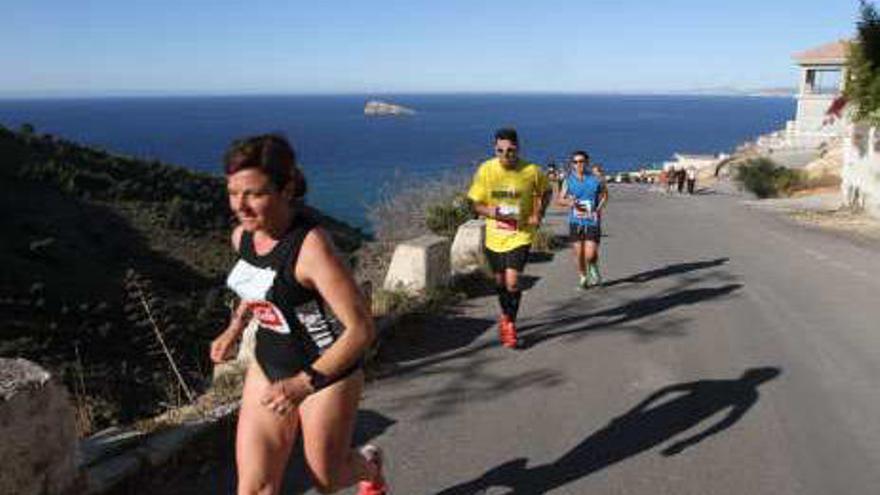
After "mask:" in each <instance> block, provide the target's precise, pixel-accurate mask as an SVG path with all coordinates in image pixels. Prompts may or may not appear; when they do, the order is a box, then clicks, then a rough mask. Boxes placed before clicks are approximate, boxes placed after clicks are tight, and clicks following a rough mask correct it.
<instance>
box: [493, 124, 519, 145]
mask: <svg viewBox="0 0 880 495" xmlns="http://www.w3.org/2000/svg"><path fill="white" fill-rule="evenodd" d="M495 141H496V142H497V141H510V142H511V143H513V144H516V145H518V144H519V137H518V136H517V135H516V129H514V128H512V127H502V128H501V129H498V130H497V131H495Z"/></svg>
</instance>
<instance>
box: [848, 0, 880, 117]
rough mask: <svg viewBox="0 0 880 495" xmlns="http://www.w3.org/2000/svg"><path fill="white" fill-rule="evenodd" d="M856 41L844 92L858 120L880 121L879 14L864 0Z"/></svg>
mask: <svg viewBox="0 0 880 495" xmlns="http://www.w3.org/2000/svg"><path fill="white" fill-rule="evenodd" d="M860 3H861V12H860V19H859V22H858V24H857V31H858V35H857V37H856V42H855V43H852V44H850V50H849V54H848V56H847V72H848V74H849V77H848V78H847V81H846V88H845V89H844V94H845V96H846V98H847V99H849V100H850V101H852V103H853V106H854V108H855V118H856V120H865V121H868V122H871V123H872V124H880V14H878V12H877V9H876V8H875V7H874V6H873V5H872V4H870V3H867V2H865V1H864V0H863V1H862V2H860Z"/></svg>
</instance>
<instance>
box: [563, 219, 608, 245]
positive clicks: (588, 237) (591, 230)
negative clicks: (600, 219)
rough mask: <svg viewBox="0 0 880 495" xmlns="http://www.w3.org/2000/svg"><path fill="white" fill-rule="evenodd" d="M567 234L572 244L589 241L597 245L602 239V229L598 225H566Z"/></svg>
mask: <svg viewBox="0 0 880 495" xmlns="http://www.w3.org/2000/svg"><path fill="white" fill-rule="evenodd" d="M568 233H569V235H570V236H571V240H572V242H577V241H591V242H595V243H596V244H599V241H600V239H601V238H602V229H601V227H599V226H598V225H579V224H576V223H570V224H568Z"/></svg>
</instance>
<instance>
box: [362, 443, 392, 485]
mask: <svg viewBox="0 0 880 495" xmlns="http://www.w3.org/2000/svg"><path fill="white" fill-rule="evenodd" d="M361 455H362V456H364V458H365V459H366V460H367V462H368V463H370V464H372V465H374V466H375V467H376V478H375V480H373V481H361V482H360V483H358V492H357V495H387V493H388V486H387V485H386V484H385V477H384V476H383V475H382V449H380V448H379V447H376V446H375V445H372V444H367V445H364V448H362V449H361Z"/></svg>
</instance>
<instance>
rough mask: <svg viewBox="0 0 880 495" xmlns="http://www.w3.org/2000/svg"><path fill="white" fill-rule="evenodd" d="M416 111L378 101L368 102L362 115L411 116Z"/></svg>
mask: <svg viewBox="0 0 880 495" xmlns="http://www.w3.org/2000/svg"><path fill="white" fill-rule="evenodd" d="M415 113H416V111H415V110H413V109H412V108H407V107H404V106H402V105H395V104H394V103H388V102H385V101H379V100H370V101H368V102H367V104H366V105H364V115H413V114H415Z"/></svg>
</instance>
